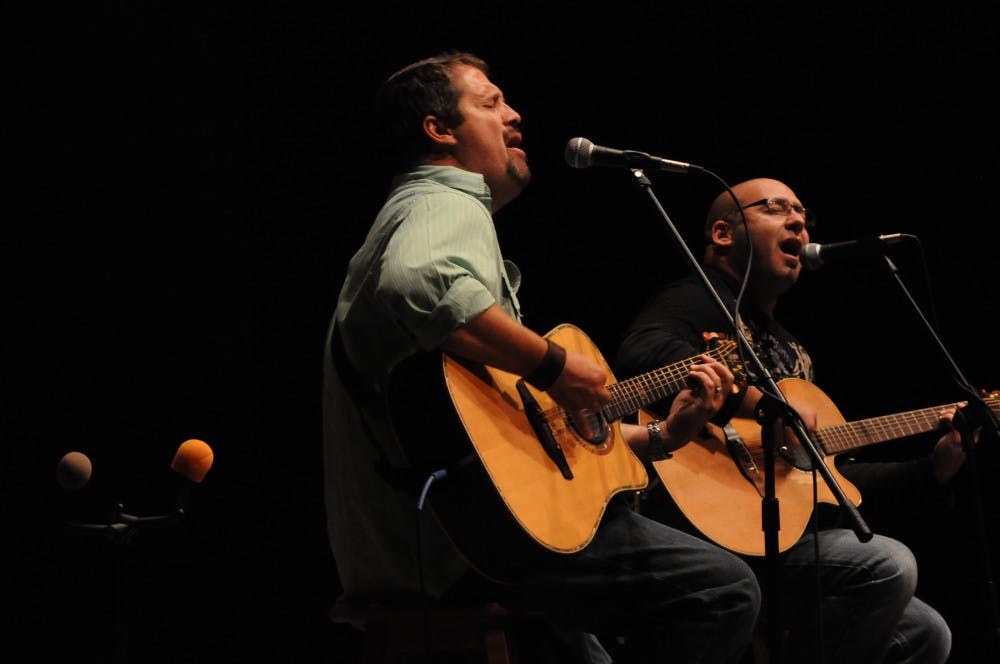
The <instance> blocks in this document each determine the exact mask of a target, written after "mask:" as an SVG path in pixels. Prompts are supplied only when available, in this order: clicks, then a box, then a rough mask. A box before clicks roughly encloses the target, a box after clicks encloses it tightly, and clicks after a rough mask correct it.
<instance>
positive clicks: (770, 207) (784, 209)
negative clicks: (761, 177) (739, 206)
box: [743, 197, 816, 228]
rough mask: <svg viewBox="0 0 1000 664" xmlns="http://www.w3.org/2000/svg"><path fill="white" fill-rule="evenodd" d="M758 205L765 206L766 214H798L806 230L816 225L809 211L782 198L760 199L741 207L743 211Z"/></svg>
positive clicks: (814, 218)
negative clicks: (804, 222)
mask: <svg viewBox="0 0 1000 664" xmlns="http://www.w3.org/2000/svg"><path fill="white" fill-rule="evenodd" d="M758 205H763V206H765V207H766V208H767V213H768V214H780V215H784V216H786V217H787V216H788V215H790V214H791V213H793V212H794V213H796V214H800V215H802V217H803V218H804V219H805V220H806V228H813V227H814V226H815V225H816V217H815V215H813V213H812V212H811V211H810V210H807V209H806V208H804V207H802V206H801V205H797V204H795V203H792V202H790V201H788V200H787V199H784V198H774V197H772V198H762V199H760V200H759V201H754V202H753V203H747V204H746V205H744V206H743V209H744V210H745V209H747V208H752V207H757V206H758Z"/></svg>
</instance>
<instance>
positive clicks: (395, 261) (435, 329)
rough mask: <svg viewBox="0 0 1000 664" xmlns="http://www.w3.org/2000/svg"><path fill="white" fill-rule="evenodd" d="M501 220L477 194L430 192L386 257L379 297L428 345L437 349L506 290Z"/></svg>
mask: <svg viewBox="0 0 1000 664" xmlns="http://www.w3.org/2000/svg"><path fill="white" fill-rule="evenodd" d="M500 270H502V260H501V258H500V253H499V245H498V243H497V239H496V231H495V229H494V227H493V220H492V218H491V216H490V214H489V212H488V211H487V210H486V209H485V207H484V206H483V205H482V204H481V203H480V202H479V201H477V200H475V199H474V198H472V197H469V196H465V195H462V194H459V193H450V192H449V193H440V194H435V195H431V196H426V197H423V198H422V199H421V200H420V201H419V202H417V203H416V204H415V205H414V207H413V208H412V209H411V210H410V211H409V214H408V215H407V218H406V219H405V220H404V221H403V222H402V223H401V224H400V225H399V227H398V228H397V229H396V231H395V233H393V236H392V238H391V239H390V240H389V243H388V245H387V247H386V251H385V252H384V254H383V256H382V265H381V270H380V278H379V283H378V287H377V291H376V292H377V296H378V298H379V299H380V300H381V301H382V302H384V303H385V304H386V306H387V307H388V308H389V309H390V310H391V311H392V314H393V318H394V319H395V320H397V321H399V322H400V324H401V325H402V326H403V327H404V328H406V330H407V331H408V332H409V333H410V334H412V335H413V336H414V338H415V339H416V340H417V343H418V344H419V345H420V347H421V348H424V349H431V348H434V347H437V346H439V345H440V344H441V342H442V341H443V340H444V339H445V338H446V337H447V336H448V334H450V333H451V332H452V331H453V330H454V329H455V328H456V327H459V326H461V325H463V324H465V323H467V322H468V321H469V320H471V319H473V318H475V317H476V316H478V315H479V314H481V313H482V312H483V311H485V310H486V309H488V308H489V307H490V306H491V305H492V304H494V303H495V302H496V301H497V298H498V297H499V296H500V293H501V292H502V290H501V289H502V277H501V274H500Z"/></svg>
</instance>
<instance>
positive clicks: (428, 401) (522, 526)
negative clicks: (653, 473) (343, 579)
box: [389, 325, 648, 580]
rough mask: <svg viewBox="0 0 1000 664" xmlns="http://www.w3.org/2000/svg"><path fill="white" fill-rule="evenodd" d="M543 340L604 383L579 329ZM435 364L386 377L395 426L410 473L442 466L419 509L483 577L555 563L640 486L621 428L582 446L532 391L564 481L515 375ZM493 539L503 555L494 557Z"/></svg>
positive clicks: (446, 359) (449, 362)
mask: <svg viewBox="0 0 1000 664" xmlns="http://www.w3.org/2000/svg"><path fill="white" fill-rule="evenodd" d="M546 336H547V337H548V338H550V339H552V340H553V341H555V342H556V343H558V344H559V345H561V346H563V347H564V348H566V349H567V350H573V351H576V352H579V353H582V354H584V355H586V356H588V357H590V358H591V359H593V360H594V361H595V362H597V363H599V364H600V365H601V366H603V367H605V369H606V370H607V372H608V376H609V378H610V377H611V376H612V373H611V369H610V367H608V365H607V363H606V362H605V361H604V358H603V357H602V356H601V354H600V352H599V351H598V350H597V348H596V347H595V346H594V344H593V342H592V341H591V340H590V339H589V338H588V337H587V336H586V335H585V334H584V333H583V332H581V331H580V330H579V329H578V328H576V327H573V326H571V325H560V326H558V327H556V328H555V329H554V330H552V331H551V332H549V334H548V335H546ZM431 360H432V361H431V362H430V364H429V365H428V364H427V363H423V364H424V366H423V368H422V369H418V370H417V373H414V370H413V368H414V367H415V366H419V365H420V364H421V363H419V362H418V363H410V362H407V363H404V364H405V365H406V366H405V367H401V369H400V370H399V371H397V372H394V375H393V380H392V381H391V382H390V384H391V386H392V387H391V389H390V394H389V405H390V412H391V413H392V419H393V424H394V426H395V429H396V431H397V435H398V437H399V439H400V442H401V444H402V446H403V448H404V451H405V452H406V454H407V457H408V458H409V459H410V460H411V462H412V463H413V465H414V467H415V469H416V470H417V471H418V474H419V473H421V472H426V473H427V474H429V473H430V472H432V471H434V470H436V469H438V468H448V477H446V478H444V479H442V480H439V481H436V482H434V483H433V485H432V486H431V488H430V490H429V491H428V494H427V500H428V501H429V503H430V505H431V507H432V508H433V509H434V512H435V514H436V515H437V516H438V518H439V519H440V521H441V522H442V524H443V526H444V528H445V530H446V531H447V532H448V533H449V535H450V536H451V538H452V540H453V541H454V543H455V545H456V546H457V547H458V549H459V550H460V551H461V552H462V553H463V555H465V557H466V558H467V559H468V560H469V562H470V563H471V564H473V565H474V566H476V567H478V568H479V569H480V570H481V571H483V572H484V573H486V574H487V575H490V576H493V577H494V578H499V579H501V580H502V579H507V578H511V577H514V576H517V575H518V574H519V573H520V571H521V570H524V569H529V568H531V567H537V566H544V564H545V562H546V559H551V557H552V556H553V555H558V554H563V555H564V554H572V553H575V552H578V551H581V550H583V549H584V548H585V547H586V546H587V545H588V544H589V543H590V541H591V540H592V539H593V537H594V534H595V533H596V531H597V527H598V525H599V523H600V521H601V518H602V517H603V515H604V513H605V510H606V508H607V506H608V504H609V501H610V500H611V498H612V497H613V496H614V495H615V494H618V493H620V492H623V491H630V490H639V489H642V488H644V487H645V486H646V484H647V482H648V475H647V474H646V471H645V468H644V467H643V465H642V463H641V462H640V461H639V459H638V458H637V457H636V456H635V454H634V453H633V452H632V450H631V449H630V448H629V446H628V445H627V443H626V442H625V440H624V439H623V438H622V435H621V430H620V427H619V424H618V422H609V423H608V426H607V430H606V434H607V435H606V437H605V438H604V439H603V440H602V441H600V442H599V443H595V442H589V441H586V440H584V439H583V438H581V437H580V436H579V435H577V433H576V431H575V430H574V429H573V428H572V427H571V426H570V425H569V422H568V420H567V418H566V416H565V414H564V413H563V412H562V411H561V409H559V408H558V407H557V406H556V404H555V403H554V402H553V401H552V399H551V398H550V397H549V396H548V395H547V394H546V393H544V392H539V391H537V390H534V388H531V387H528V390H529V392H530V394H531V395H532V396H533V397H534V399H535V400H536V401H537V404H538V406H539V407H540V408H541V410H542V412H544V413H545V414H546V422H547V424H548V430H549V431H550V432H551V434H552V436H553V438H554V440H555V441H556V442H557V444H558V448H559V451H561V453H562V455H563V456H564V458H565V462H566V465H567V466H568V468H569V470H570V471H571V475H572V477H571V478H570V479H567V477H566V476H565V475H564V473H563V472H562V471H561V470H560V468H559V466H558V465H557V463H556V462H555V461H554V460H553V458H552V456H551V455H550V454H549V453H548V452H547V451H546V449H545V448H544V447H543V445H542V443H541V442H540V440H539V437H538V435H537V434H536V431H535V429H533V427H532V425H531V423H530V422H529V418H528V414H527V413H526V409H525V406H524V404H523V403H522V397H521V395H520V394H519V392H518V389H517V383H518V381H519V380H520V377H519V376H516V375H514V374H510V373H507V372H505V371H500V370H498V369H495V368H493V367H487V366H484V365H478V364H472V363H466V362H462V361H459V360H456V359H455V358H453V357H452V356H450V355H447V354H443V355H441V354H437V355H436V357H431ZM435 365H436V366H435ZM428 370H430V373H431V374H434V373H436V374H437V375H436V376H427V375H426V372H427V371H428ZM419 373H423V374H425V375H424V377H420V376H419ZM442 391H443V394H442ZM498 542H503V543H504V547H503V551H499V552H498V551H496V549H497V548H498V547H497V546H496V544H497V543H498ZM497 554H500V555H497Z"/></svg>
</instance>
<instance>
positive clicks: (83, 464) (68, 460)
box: [56, 452, 94, 491]
mask: <svg viewBox="0 0 1000 664" xmlns="http://www.w3.org/2000/svg"><path fill="white" fill-rule="evenodd" d="M93 471H94V466H93V464H92V463H91V462H90V457H88V456H87V455H86V454H84V453H83V452H67V453H66V454H64V455H63V457H62V458H61V459H59V463H58V464H57V465H56V481H57V482H59V486H61V487H62V488H64V489H67V490H69V491H75V490H77V489H82V488H83V487H85V486H86V485H87V482H89V481H90V475H91V473H93Z"/></svg>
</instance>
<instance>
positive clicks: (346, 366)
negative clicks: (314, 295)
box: [330, 323, 426, 496]
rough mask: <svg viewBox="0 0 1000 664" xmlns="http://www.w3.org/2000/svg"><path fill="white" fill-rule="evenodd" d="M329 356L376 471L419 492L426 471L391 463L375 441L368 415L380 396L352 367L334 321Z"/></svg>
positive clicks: (407, 489)
mask: <svg viewBox="0 0 1000 664" xmlns="http://www.w3.org/2000/svg"><path fill="white" fill-rule="evenodd" d="M330 359H331V360H332V362H333V366H334V368H335V369H336V370H337V374H338V375H339V376H340V379H341V381H342V382H343V383H344V387H346V388H347V393H348V395H349V396H350V398H351V401H353V402H354V405H355V406H356V407H357V409H358V412H359V413H360V414H361V421H362V422H363V423H364V426H365V431H366V432H367V433H368V436H367V438H368V441H369V443H371V445H372V447H374V448H375V453H376V454H377V455H378V463H377V464H376V468H375V470H376V472H378V474H379V475H380V476H381V477H382V479H384V480H385V481H386V482H387V483H388V484H389V485H390V486H392V487H394V488H396V489H399V490H400V491H404V492H406V493H410V494H413V495H414V496H417V495H419V493H420V490H421V487H422V485H423V483H424V481H425V480H426V473H417V471H416V470H414V469H413V468H412V467H411V466H409V465H403V466H400V465H394V464H393V463H392V462H391V461H389V458H388V457H387V456H386V453H385V450H383V449H382V448H381V447H380V446H379V445H378V442H377V441H378V440H379V438H378V436H376V434H375V431H374V429H373V428H372V425H371V424H370V423H369V421H368V418H369V417H370V413H372V412H375V411H378V410H381V409H383V405H382V400H381V398H380V397H379V396H378V394H377V393H376V392H375V390H373V389H372V388H371V387H370V386H368V384H366V383H365V382H364V381H363V380H362V379H361V375H360V374H359V373H358V370H357V369H356V368H355V366H354V363H353V362H351V359H350V358H349V357H348V356H347V351H346V350H345V349H344V342H343V341H341V339H340V330H339V329H338V328H337V325H336V323H334V324H333V330H332V331H331V333H330Z"/></svg>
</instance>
